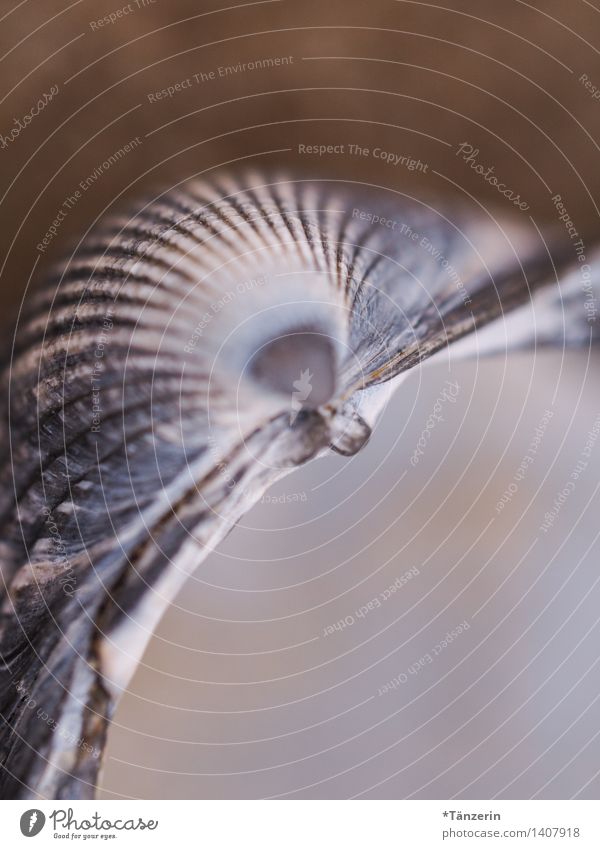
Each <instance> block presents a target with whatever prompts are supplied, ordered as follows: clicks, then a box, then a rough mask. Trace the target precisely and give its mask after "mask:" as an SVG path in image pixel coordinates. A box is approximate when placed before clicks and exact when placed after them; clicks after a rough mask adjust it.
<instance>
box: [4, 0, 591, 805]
mask: <svg viewBox="0 0 600 849" xmlns="http://www.w3.org/2000/svg"><path fill="white" fill-rule="evenodd" d="M119 13H120V14H119ZM107 15H112V16H113V18H114V22H113V23H110V22H109V23H105V24H104V25H102V26H101V25H100V24H99V23H98V22H99V21H100V19H102V18H103V16H107ZM0 38H1V47H0V137H1V139H2V140H0V192H1V194H0V204H1V212H2V228H1V229H0V276H1V281H0V285H1V287H2V288H1V292H2V305H3V313H4V316H5V318H6V319H7V321H8V320H9V318H10V316H11V315H12V313H11V310H12V309H14V308H15V307H16V306H17V305H18V303H19V301H20V299H21V297H22V294H23V292H24V290H25V287H26V286H27V285H28V281H30V279H31V281H32V285H34V284H35V280H36V279H39V277H40V276H41V275H42V274H43V272H44V270H45V268H47V266H48V264H49V263H50V262H51V261H52V260H53V259H55V258H57V257H59V256H60V255H62V254H63V253H64V252H65V250H67V249H68V248H70V247H71V245H72V242H73V240H74V241H78V240H79V239H80V238H81V237H82V236H83V235H84V234H85V232H86V231H87V229H88V228H89V227H90V226H91V225H92V224H93V223H94V221H95V220H96V218H97V217H98V216H101V215H103V214H105V213H106V212H107V211H109V210H112V209H115V208H118V207H119V206H120V205H122V204H123V202H124V201H125V200H126V199H127V198H128V197H133V196H137V195H139V194H140V193H144V192H153V191H154V190H155V189H156V187H157V186H166V185H173V184H176V183H179V182H180V181H183V180H185V179H188V178H189V177H192V176H194V175H198V174H210V173H211V172H212V171H213V170H214V169H216V168H219V167H220V168H225V169H229V168H232V167H234V165H235V164H236V163H240V162H241V163H243V164H247V165H250V166H252V167H266V168H287V169H290V170H293V171H300V172H302V173H304V174H307V175H308V176H310V175H319V174H327V175H328V176H335V177H339V178H341V179H344V180H351V181H357V182H371V183H375V184H377V185H383V186H385V187H390V188H394V189H399V190H401V191H405V192H408V193H409V194H413V195H415V196H416V197H423V196H428V197H431V196H432V195H435V196H439V197H441V198H446V199H447V198H453V197H455V196H456V197H460V198H461V199H462V200H465V199H467V201H468V202H469V203H471V204H472V205H473V206H474V207H476V206H477V204H478V203H481V204H482V205H483V209H482V214H484V210H485V209H498V211H500V212H508V211H510V204H509V203H506V202H505V201H504V200H503V198H502V197H500V196H499V195H498V192H497V191H496V190H495V189H494V188H493V187H491V186H489V185H488V184H486V183H485V182H484V181H483V180H482V179H481V177H480V176H479V175H478V174H476V173H475V172H474V171H473V170H472V169H470V168H468V167H467V165H466V164H465V162H464V161H463V160H462V159H461V158H460V157H459V156H457V146H458V145H459V144H461V143H462V142H467V143H469V144H470V145H472V146H473V148H475V149H478V150H479V153H478V159H479V161H480V162H481V163H483V164H484V165H485V166H486V167H487V166H489V165H493V166H494V168H495V172H496V173H497V174H498V175H499V176H501V178H502V180H503V181H504V182H505V183H506V184H507V186H509V187H511V188H513V189H514V190H515V192H518V193H519V194H520V196H521V197H522V198H523V199H524V200H526V201H527V202H528V203H529V205H530V212H531V214H532V216H533V217H534V220H535V221H536V223H538V224H539V225H540V226H541V227H544V226H546V225H548V226H552V225H557V224H559V223H558V222H557V213H556V209H555V206H554V204H553V203H552V200H551V198H552V196H553V195H555V194H557V193H559V194H561V196H562V198H563V202H564V204H565V205H566V208H567V209H568V210H569V214H570V216H571V217H572V219H573V221H574V222H575V225H576V227H577V228H578V230H579V231H580V232H582V233H585V234H589V235H586V239H587V240H588V242H589V240H590V239H591V238H593V234H594V233H595V232H597V231H598V220H597V218H598V210H597V206H596V205H597V203H598V194H599V190H600V170H599V169H598V139H599V137H600V100H599V99H598V98H600V12H599V11H598V10H597V9H596V8H595V7H594V6H593V5H592V4H591V3H589V2H587V0H574V2H572V3H568V4H567V3H564V2H561V0H548V2H534V3H529V4H528V3H525V2H522V0H504V2H502V3H498V2H493V0H479V1H478V2H473V1H471V2H467V0H465V2H460V1H459V0H441V2H440V3H438V4H426V3H420V2H412V1H411V2H409V0H373V2H369V3H366V2H358V1H357V0H352V1H351V2H348V0H336V1H335V2H328V3H323V2H317V0H305V2H302V3H296V2H294V0H267V2H254V3H228V4H219V3H218V2H202V3H198V2H192V0H189V2H187V1H186V0H169V2H167V0H154V2H150V0H137V2H136V0H132V2H131V3H129V4H125V3H122V2H121V0H104V2H93V3H92V2H91V0H78V2H73V3H69V4H64V3H61V2H58V0H56V2H53V0H44V2H33V0H22V2H19V3H14V2H11V3H7V2H3V3H2V4H1V6H0ZM290 57H291V58H290ZM284 58H285V59H286V61H285V63H283V62H282V61H280V60H283V59H284ZM257 60H260V62H262V63H263V64H264V63H265V60H277V61H274V62H272V63H270V64H271V67H263V68H262V69H255V70H243V68H242V69H241V68H239V65H240V63H241V64H242V66H243V64H244V63H246V64H248V63H252V62H257ZM267 64H269V63H267ZM236 67H237V70H236ZM219 68H222V69H224V71H223V73H220V71H219ZM211 72H212V75H213V77H214V78H211ZM195 74H197V75H198V81H196V78H195V77H194V75H195ZM201 74H204V75H205V76H204V77H201V76H200V75H201ZM184 80H191V82H190V84H189V85H181V84H182V82H183V81H184ZM178 84H179V90H176V91H175V92H174V93H173V96H157V92H160V91H161V90H163V89H166V88H168V87H169V86H171V87H175V88H176V87H177V86H178ZM53 87H54V88H55V89H57V92H56V94H55V95H53V97H52V98H51V99H50V100H49V102H48V103H47V105H46V106H45V108H44V109H43V110H42V111H41V112H40V114H39V115H37V116H36V117H34V118H33V119H32V120H31V121H30V122H29V123H28V125H27V126H25V127H24V128H23V129H22V130H19V132H18V134H17V135H16V136H14V133H13V134H12V135H13V138H12V140H11V131H12V130H14V128H15V127H18V124H16V123H15V122H16V121H19V120H21V119H22V118H23V116H24V115H25V114H27V113H29V112H30V110H31V108H32V107H33V106H34V105H35V103H36V102H37V101H38V99H39V98H40V97H42V96H43V95H44V94H48V93H49V92H50V91H51V90H52V88H53ZM596 94H598V98H597V97H596ZM134 139H136V144H135V147H134V149H133V150H132V151H131V152H129V153H127V154H126V155H124V156H120V157H119V158H118V160H117V161H116V163H115V164H112V165H109V167H108V168H105V167H104V164H103V163H105V162H106V161H110V157H111V156H112V155H113V154H114V153H115V152H116V151H119V150H120V149H122V148H123V146H124V145H126V144H128V143H130V142H131V141H132V140H134ZM299 144H335V145H342V144H343V145H345V146H349V145H350V144H359V145H362V146H368V147H370V149H371V150H372V149H374V148H376V147H379V148H381V149H382V150H385V151H389V152H394V153H396V154H399V155H403V156H412V157H414V158H416V159H420V160H421V161H422V162H423V163H425V164H426V165H427V169H426V170H425V171H423V170H418V171H413V172H409V171H407V169H406V168H403V167H401V166H393V165H389V164H387V163H385V162H383V161H382V160H381V159H377V158H375V157H373V156H367V157H357V156H348V155H346V154H331V155H327V156H324V157H320V158H317V157H314V156H308V155H299V154H298V145H299ZM92 176H93V177H94V179H92V180H91V181H90V182H89V187H88V188H87V189H86V190H85V191H82V192H81V196H80V197H78V198H77V199H76V201H75V202H74V203H73V204H72V206H71V207H70V209H69V211H68V213H67V214H66V215H65V216H64V217H63V218H62V220H61V221H60V225H59V226H58V227H57V228H56V233H55V235H54V236H53V237H52V239H51V240H50V244H49V245H48V247H47V249H45V250H44V251H41V250H39V249H38V248H37V247H36V246H37V245H39V244H40V242H41V240H42V239H43V238H44V234H45V233H46V232H47V231H48V229H49V228H50V227H51V225H52V223H53V221H54V220H55V219H56V217H57V214H58V213H59V211H60V210H61V209H64V202H65V199H66V198H69V197H72V196H73V195H74V193H75V192H76V191H77V190H78V188H79V184H80V181H84V180H86V179H87V178H88V177H92ZM559 226H561V225H560V224H559ZM5 336H7V337H8V334H5ZM597 367H598V362H597V360H594V359H593V358H590V357H589V356H588V354H587V352H585V353H582V354H573V353H564V352H562V351H560V350H559V351H558V352H556V353H548V352H543V351H539V350H538V351H537V352H536V353H535V354H532V355H519V356H518V357H512V358H510V359H504V358H500V359H496V360H490V361H485V362H484V361H478V362H474V363H459V362H454V361H453V360H449V359H448V357H447V356H442V357H440V358H439V359H438V360H437V362H436V363H432V364H431V365H428V366H427V367H425V368H423V369H422V370H417V371H415V372H414V373H412V374H411V375H410V377H409V378H408V379H407V381H406V383H405V385H404V386H403V387H402V389H401V391H400V392H399V393H398V394H397V395H396V397H395V398H394V399H393V401H392V402H391V404H390V406H389V408H388V410H387V411H386V414H385V416H384V418H383V419H382V421H381V424H380V425H379V427H378V428H377V430H376V432H375V435H374V438H373V440H372V441H371V443H370V444H369V446H368V447H367V449H366V450H365V451H364V452H362V453H361V454H359V455H358V456H357V457H355V458H353V459H352V460H344V459H342V458H340V457H334V456H331V457H329V458H325V459H322V460H319V461H316V462H313V463H311V464H309V466H307V467H306V468H305V469H303V470H301V471H299V472H298V473H296V474H295V475H293V476H290V477H288V478H287V479H285V480H284V481H283V482H281V483H280V484H279V485H278V486H277V487H276V488H275V489H273V490H272V491H271V492H270V493H269V494H268V496H267V497H265V498H264V499H263V502H262V503H260V504H259V505H258V506H257V507H256V508H255V509H254V510H253V511H252V512H251V513H250V514H249V515H248V516H247V517H246V518H245V520H244V522H243V524H242V526H240V527H239V528H237V529H236V530H235V531H234V532H233V533H232V534H231V536H230V537H229V538H228V540H227V541H226V542H225V543H224V544H223V545H221V546H220V548H219V551H218V552H215V553H214V554H213V555H212V556H211V557H210V558H209V559H208V560H207V561H206V562H205V563H204V565H203V566H202V568H201V569H200V570H199V572H198V574H197V576H196V577H195V579H194V580H192V581H190V584H189V586H188V587H186V589H185V591H184V593H182V595H181V597H180V598H178V599H177V601H176V603H175V604H174V605H173V606H172V608H171V610H170V611H169V613H168V615H167V616H166V617H165V619H164V620H163V622H162V623H161V626H160V629H159V632H158V634H157V635H156V637H155V639H154V640H153V642H152V644H151V645H150V647H149V649H148V652H147V654H146V656H145V658H144V663H143V666H142V668H141V669H140V671H139V673H138V674H137V675H136V677H135V679H134V680H133V682H132V685H131V691H130V692H129V693H128V694H127V695H126V697H125V698H124V700H123V702H122V704H121V706H120V708H119V711H118V712H117V716H116V723H115V726H114V729H113V731H112V736H111V741H110V745H109V751H108V757H107V763H106V769H105V772H104V776H103V780H102V791H101V795H104V796H105V797H109V796H116V797H121V796H140V797H165V796H169V797H175V798H177V797H191V798H194V797H213V798H223V797H260V796H276V795H285V796H292V797H293V796H296V797H317V798H326V797H334V796H336V797H348V796H355V795H358V796H366V797H408V796H417V797H436V796H437V797H443V798H446V797H452V796H455V795H456V796H462V797H464V798H474V797H475V798H477V797H478V798H491V797H493V796H504V797H509V798H515V797H517V798H518V797H529V796H534V795H537V796H539V797H542V798H543V797H549V798H553V797H565V796H567V797H568V796H573V795H578V796H581V797H592V798H593V797H597V795H598V792H599V790H600V779H599V777H598V776H599V774H600V771H599V767H598V764H599V762H600V758H599V743H598V736H597V735H600V723H599V721H598V715H599V711H598V702H597V701H596V699H598V697H599V694H600V673H599V670H598V665H597V660H598V649H597V647H598V629H597V618H598V610H599V609H600V604H599V590H598V587H597V585H596V581H597V580H598V579H599V578H600V573H599V572H598V544H597V543H596V542H595V540H596V535H597V525H598V522H597V518H596V517H597V515H598V496H597V486H598V480H599V475H598V470H599V464H600V448H599V447H598V446H597V444H596V437H595V436H594V437H593V438H592V436H590V435H589V433H590V431H591V432H592V434H596V435H597V433H598V428H599V425H598V421H599V420H598V417H599V415H600V405H599V402H598V398H599V393H598V380H597V373H596V369H597ZM447 381H448V382H450V384H451V385H452V386H453V387H458V388H457V389H453V392H455V395H451V398H452V400H449V399H448V395H449V394H450V393H449V392H448V384H447V383H446V382H447ZM444 392H445V394H444ZM440 398H441V399H442V400H440ZM436 405H437V406H440V405H441V408H442V412H441V416H442V418H443V421H440V422H437V423H436V425H435V427H433V428H431V427H429V428H428V420H429V418H430V416H431V413H432V411H433V410H434V409H436ZM548 410H549V411H550V412H551V413H552V416H551V417H549V418H548V416H547V412H546V411H548ZM545 416H546V419H544V417H545ZM544 421H546V422H547V423H546V424H544V425H542V426H540V423H541V422H544ZM536 429H541V431H542V436H541V437H540V436H539V431H536ZM594 429H595V430H594ZM424 433H426V434H427V436H426V437H423V434H424ZM536 433H538V435H537V436H536ZM422 438H423V439H424V440H425V443H426V444H425V448H424V449H423V452H422V455H418V458H417V462H416V463H413V464H411V457H413V456H414V451H415V449H416V447H417V446H418V444H419V440H420V439H422ZM536 440H537V441H536ZM532 444H535V446H536V447H535V450H534V454H533V460H532V461H531V462H530V463H528V464H527V468H526V471H525V473H524V474H523V473H520V472H519V468H520V467H522V463H523V458H524V457H525V456H526V455H527V454H528V452H529V451H530V449H531V446H532ZM529 456H532V455H529ZM582 460H585V462H586V463H587V465H585V467H584V466H583V465H580V462H581V461H582ZM576 470H579V471H576ZM574 473H575V474H576V475H577V478H576V480H575V481H574V484H575V485H574V487H572V488H569V494H568V496H564V495H561V493H563V492H564V490H565V486H566V484H567V483H568V481H569V480H570V479H571V480H573V479H572V477H571V476H572V475H573V474H574ZM515 476H517V477H518V478H520V479H519V480H518V481H516V479H515ZM511 484H513V486H512V487H511ZM515 486H516V489H515ZM509 487H511V490H510V492H509V489H508V488H509ZM505 492H509V496H508V497H505V501H504V504H503V506H502V507H501V508H499V507H498V502H500V501H501V500H502V498H503V494H504V493H505ZM557 504H558V508H557V506H556V505H557ZM550 511H554V513H553V516H554V518H553V520H552V521H551V523H550V524H549V526H548V527H547V529H546V530H544V527H545V525H544V523H546V525H548V522H549V520H548V519H546V518H545V515H546V513H548V512H550ZM408 574H410V577H407V576H408ZM398 579H400V581H398ZM403 581H404V583H403ZM395 584H399V585H400V586H398V588H397V589H396V591H395V592H393V593H389V592H387V593H386V590H388V589H389V588H390V587H393V586H394V585H395ZM385 596H389V597H388V598H386V600H385V601H384V600H382V599H383V598H384V597H385ZM374 600H378V601H379V602H380V604H379V606H378V604H377V602H376V601H374ZM365 607H366V612H364V609H365ZM361 608H362V610H363V615H360V611H361ZM339 623H343V625H340V624H339ZM336 624H337V625H338V627H337V629H336V628H333V627H332V626H334V625H336ZM459 630H460V633H459ZM448 632H454V636H451V639H448V638H447V636H446V635H447V634H448ZM444 640H445V643H444V642H443V641H444ZM436 647H437V654H436V653H435V652H436ZM390 682H393V684H390ZM386 685H387V691H386Z"/></svg>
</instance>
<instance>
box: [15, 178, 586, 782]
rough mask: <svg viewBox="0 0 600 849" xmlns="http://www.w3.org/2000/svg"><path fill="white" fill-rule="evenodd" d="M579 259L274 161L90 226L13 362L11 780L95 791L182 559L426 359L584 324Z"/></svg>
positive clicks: (192, 560) (42, 293)
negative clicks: (261, 169) (107, 746)
mask: <svg viewBox="0 0 600 849" xmlns="http://www.w3.org/2000/svg"><path fill="white" fill-rule="evenodd" d="M589 262H590V280H589V281H588V286H587V289H586V288H585V287H584V288H583V289H582V280H581V273H580V269H579V268H577V262H576V258H575V257H574V256H573V253H572V249H571V246H570V245H566V246H565V245H563V243H562V241H561V240H560V238H559V237H558V236H557V237H556V238H555V239H554V241H552V242H551V243H550V245H548V243H547V242H545V241H544V240H543V239H542V237H541V235H540V234H539V233H538V232H537V231H535V230H534V228H529V229H528V228H527V227H526V226H525V225H524V224H523V220H522V219H519V220H517V221H513V220H505V219H497V218H496V219H492V218H491V217H485V216H483V215H482V214H480V215H476V216H474V215H473V213H472V212H471V211H469V210H467V209H466V208H464V209H463V208H461V207H459V206H456V205H453V206H448V205H446V206H443V205H441V204H439V203H437V202H435V200H433V201H432V202H431V203H430V204H427V203H425V202H424V201H420V200H414V199H411V198H409V197H407V196H406V195H402V194H400V193H399V192H395V191H391V190H387V189H386V190H384V189H381V188H373V187H368V186H362V185H358V184H348V183H343V182H338V181H333V180H312V181H307V180H304V179H302V178H301V177H297V178H295V177H286V176H279V175H269V174H252V175H241V176H239V175H238V176H236V177H232V176H230V175H226V174H225V175H222V176H219V177H216V178H215V179H214V180H213V181H212V182H201V183H191V184H189V185H185V186H183V187H181V188H179V189H177V190H171V191H168V192H166V193H164V194H163V195H160V196H158V197H157V198H155V199H152V200H150V201H148V202H147V203H145V204H143V205H140V206H139V207H137V208H135V209H133V211H132V212H131V213H130V214H129V215H127V214H123V215H121V216H120V217H117V218H113V219H111V220H109V221H107V222H106V223H103V224H101V225H100V227H99V228H98V229H97V230H96V231H95V232H93V233H92V234H91V235H89V236H88V237H87V238H86V239H85V240H84V241H83V243H82V244H81V246H80V247H79V249H78V250H77V251H76V252H75V253H74V254H73V256H72V257H71V258H70V259H69V260H68V262H66V263H64V264H63V265H62V266H61V267H59V268H58V269H56V270H55V271H54V272H53V273H52V274H49V275H48V279H47V280H46V282H45V284H44V285H43V286H42V287H40V288H39V289H37V290H36V291H35V292H33V293H32V294H31V296H30V297H29V298H28V300H27V302H26V304H25V305H24V307H23V310H22V312H21V314H20V317H19V322H18V327H17V331H16V334H15V339H14V348H13V352H12V357H11V363H10V367H9V368H7V369H6V370H5V373H4V378H3V379H4V381H5V385H6V387H7V395H8V398H9V401H8V408H7V410H6V416H5V418H6V420H7V422H8V424H7V425H3V429H4V432H3V433H2V440H1V442H2V449H1V450H2V463H1V465H0V474H1V475H2V486H1V487H0V521H1V525H2V534H1V539H2V543H1V546H2V557H1V571H2V578H3V587H4V590H3V597H2V598H1V603H2V607H1V612H0V657H1V663H0V684H1V686H0V693H1V695H0V712H1V713H2V715H3V716H4V717H5V722H4V723H3V725H2V727H1V729H0V756H1V763H2V766H3V770H2V775H1V778H0V787H1V790H2V793H3V795H4V796H8V797H11V796H12V797H27V796H30V795H34V796H37V795H41V796H46V797H49V798H74V797H75V798H86V797H91V796H93V793H94V786H95V783H96V779H97V774H98V768H99V765H100V758H99V755H100V753H101V751H102V748H103V746H104V742H105V739H106V733H107V727H108V723H109V721H110V717H111V715H112V713H113V711H114V707H115V704H116V701H117V699H118V698H119V695H120V693H121V692H122V691H123V689H124V688H125V687H126V686H127V683H128V681H129V679H130V677H131V675H132V673H133V671H134V669H135V666H136V663H137V661H138V659H139V657H140V656H141V653H142V652H143V650H144V647H145V644H146V642H147V640H148V638H149V636H150V634H151V633H152V630H153V628H154V627H155V625H156V624H157V622H158V620H159V618H160V616H161V615H162V612H163V611H164V608H165V606H166V605H167V604H168V602H169V600H170V599H171V598H172V597H173V596H174V594H175V593H176V592H177V591H178V589H179V588H180V587H181V585H182V584H183V583H184V581H185V580H186V577H187V576H188V575H189V574H190V573H191V572H192V571H193V570H194V569H195V568H197V566H198V565H199V564H200V563H201V561H202V559H203V558H204V557H205V556H206V555H207V553H208V552H209V551H210V550H211V549H212V548H213V547H214V546H215V545H216V544H217V543H218V542H219V540H221V539H222V538H223V536H224V535H225V534H226V533H227V532H228V530H229V529H230V528H231V527H232V526H233V525H234V524H235V522H236V521H237V520H238V519H239V517H240V516H241V515H243V513H244V512H245V511H246V510H248V508H249V507H250V506H251V505H252V504H253V503H254V502H255V501H257V500H258V499H259V498H260V497H261V495H262V494H263V492H264V491H265V490H266V489H267V488H268V487H269V485H270V484H272V483H273V482H274V481H275V480H277V479H278V478H280V477H282V476H283V475H285V474H288V473H289V472H291V471H292V470H293V469H294V468H295V467H296V466H298V465H300V464H302V463H304V462H305V461H307V460H308V459H309V458H312V457H315V456H317V455H319V454H321V453H323V452H326V451H328V450H330V449H333V450H335V451H337V452H339V453H340V454H343V455H351V454H353V453H355V452H356V451H358V450H359V449H360V448H361V447H362V446H363V445H364V444H365V443H366V441H367V440H368V439H369V437H370V435H371V432H372V429H373V427H374V426H375V423H376V420H377V417H378V415H379V414H380V412H381V410H382V409H383V407H384V405H385V403H386V400H387V398H388V397H389V394H390V392H391V391H392V390H394V389H395V388H397V386H398V385H399V384H400V383H401V382H402V380H403V378H404V376H405V375H406V373H407V372H408V371H409V370H410V369H411V368H414V367H416V366H418V365H420V364H421V363H422V362H424V361H425V360H428V359H429V358H431V357H433V356H434V355H436V354H439V355H440V356H444V355H445V353H444V352H445V351H446V349H447V348H448V346H452V349H453V351H454V352H455V353H456V356H459V355H460V356H467V355H482V354H485V353H493V352H496V351H505V350H507V349H509V348H516V347H526V346H531V345H533V344H559V345H564V344H569V345H576V344H580V345H584V344H589V342H590V340H593V341H595V340H596V338H597V333H596V325H595V323H594V321H593V320H592V321H591V320H590V317H591V316H590V307H589V304H590V303H591V302H592V301H593V299H594V298H595V296H596V294H595V293H596V292H597V288H598V276H599V274H598V267H599V262H598V254H597V253H595V254H593V255H592V254H590V259H589ZM557 283H558V285H557ZM509 314H510V315H509ZM36 705H37V706H39V705H42V706H43V710H44V713H45V714H47V716H48V722H47V723H40V722H39V720H38V719H37V717H36V716H35V711H34V710H32V706H36ZM57 732H59V733H57Z"/></svg>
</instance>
